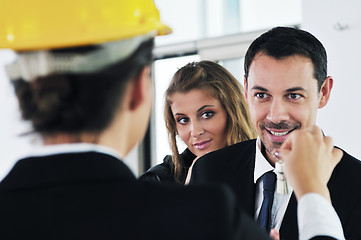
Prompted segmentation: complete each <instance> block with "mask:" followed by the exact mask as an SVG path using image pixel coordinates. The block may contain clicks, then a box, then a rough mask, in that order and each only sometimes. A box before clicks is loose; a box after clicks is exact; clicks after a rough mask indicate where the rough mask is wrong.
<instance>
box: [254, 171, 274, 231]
mask: <svg viewBox="0 0 361 240" xmlns="http://www.w3.org/2000/svg"><path fill="white" fill-rule="evenodd" d="M275 183H276V174H275V173H274V172H272V171H270V172H266V173H265V174H264V175H263V203H262V207H261V211H260V212H259V215H258V219H257V223H258V224H259V225H260V226H261V227H262V228H264V229H265V230H266V231H267V232H269V231H270V227H271V220H270V219H271V211H272V203H273V195H274V191H275Z"/></svg>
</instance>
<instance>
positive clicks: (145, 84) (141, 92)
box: [129, 66, 151, 111]
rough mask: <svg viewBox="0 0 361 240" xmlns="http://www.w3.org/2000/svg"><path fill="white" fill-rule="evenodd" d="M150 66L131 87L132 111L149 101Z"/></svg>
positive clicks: (133, 81) (143, 70)
mask: <svg viewBox="0 0 361 240" xmlns="http://www.w3.org/2000/svg"><path fill="white" fill-rule="evenodd" d="M149 78H150V66H146V67H144V68H143V69H142V71H141V72H140V74H139V75H138V76H137V77H135V78H134V79H133V80H132V81H131V83H130V84H132V86H131V89H132V90H131V91H132V92H131V99H130V104H129V109H130V110H131V111H133V110H135V109H137V108H138V107H139V106H140V105H141V104H142V103H143V102H144V101H147V95H148V94H149V91H150V90H149V88H150V84H151V82H150V79H149Z"/></svg>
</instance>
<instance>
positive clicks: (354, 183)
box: [191, 139, 361, 240]
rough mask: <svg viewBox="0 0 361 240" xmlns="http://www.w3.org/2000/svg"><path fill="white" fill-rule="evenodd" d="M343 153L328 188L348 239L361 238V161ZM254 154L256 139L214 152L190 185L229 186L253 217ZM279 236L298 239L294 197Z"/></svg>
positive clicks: (199, 163) (198, 164) (197, 168)
mask: <svg viewBox="0 0 361 240" xmlns="http://www.w3.org/2000/svg"><path fill="white" fill-rule="evenodd" d="M343 153H344V155H343V157H342V159H341V161H340V163H339V164H338V165H337V166H336V168H335V169H334V171H333V173H332V176H331V179H330V181H329V183H328V188H329V190H330V195H331V200H332V205H333V207H334V208H335V210H336V212H337V214H338V216H339V217H340V219H341V223H342V227H343V230H344V234H345V237H346V239H361V162H360V161H359V160H358V159H356V158H354V157H352V156H350V155H349V154H347V153H346V152H343ZM255 154H256V140H255V139H254V140H249V141H245V142H240V143H237V144H234V145H231V146H229V147H226V148H223V149H220V150H218V151H215V152H211V153H209V154H207V155H205V156H203V157H201V158H199V159H198V160H197V162H196V163H195V164H194V166H193V170H192V179H191V184H195V183H222V184H226V185H228V186H230V187H231V189H233V190H234V192H235V194H236V197H237V199H238V201H239V202H240V203H241V204H242V206H243V208H244V210H245V211H246V212H247V213H248V215H249V216H251V217H253V218H254V212H255V184H254V168H255ZM280 236H281V239H290V240H293V239H298V225H297V199H296V197H295V195H294V194H292V196H291V199H290V202H289V204H288V207H287V210H286V213H285V216H284V218H283V221H282V224H281V228H280Z"/></svg>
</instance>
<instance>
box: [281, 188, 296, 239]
mask: <svg viewBox="0 0 361 240" xmlns="http://www.w3.org/2000/svg"><path fill="white" fill-rule="evenodd" d="M280 236H281V237H282V239H298V223H297V199H296V196H295V194H294V193H292V195H291V198H290V201H289V202H288V206H287V209H286V212H285V215H284V217H283V220H282V224H281V228H280Z"/></svg>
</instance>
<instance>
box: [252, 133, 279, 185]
mask: <svg viewBox="0 0 361 240" xmlns="http://www.w3.org/2000/svg"><path fill="white" fill-rule="evenodd" d="M273 170H274V167H273V166H272V165H271V164H269V162H268V161H267V159H266V158H265V157H264V156H263V154H262V151H261V139H260V138H259V137H257V143H256V161H255V168H254V179H253V180H254V183H256V182H257V180H258V178H260V177H261V176H262V175H263V174H265V173H266V172H269V171H273Z"/></svg>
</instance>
